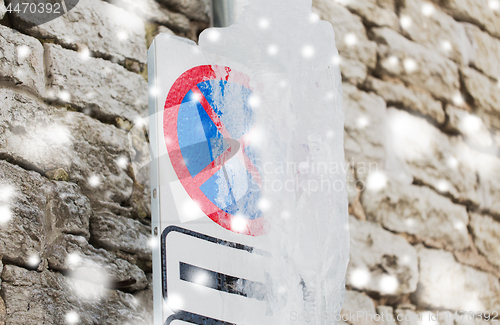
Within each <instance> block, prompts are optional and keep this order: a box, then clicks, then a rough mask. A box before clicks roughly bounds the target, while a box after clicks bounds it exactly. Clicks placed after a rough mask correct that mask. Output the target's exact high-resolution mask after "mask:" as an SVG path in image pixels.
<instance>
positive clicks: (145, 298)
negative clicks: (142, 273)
mask: <svg viewBox="0 0 500 325" xmlns="http://www.w3.org/2000/svg"><path fill="white" fill-rule="evenodd" d="M146 277H147V279H148V285H147V287H146V289H145V290H142V291H139V292H136V293H134V297H135V298H136V299H137V300H138V301H139V304H140V306H141V308H142V310H143V313H144V314H145V315H147V316H146V317H145V318H144V322H145V323H146V324H153V309H154V307H153V274H151V273H149V274H147V275H146Z"/></svg>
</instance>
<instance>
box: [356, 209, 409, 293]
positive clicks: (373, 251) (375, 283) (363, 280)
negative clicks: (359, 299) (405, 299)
mask: <svg viewBox="0 0 500 325" xmlns="http://www.w3.org/2000/svg"><path fill="white" fill-rule="evenodd" d="M349 229H350V235H351V247H350V263H349V267H348V269H347V275H346V284H347V285H349V286H351V287H352V288H355V289H358V290H369V291H374V292H378V293H380V294H381V295H399V294H405V293H410V292H413V291H415V289H416V287H417V282H418V265H417V264H418V260H417V253H416V251H415V248H413V246H411V245H410V244H408V242H407V241H406V240H405V239H404V238H403V237H400V236H397V235H394V234H392V233H391V232H389V231H387V230H384V229H382V227H380V226H379V225H377V224H375V223H373V222H370V221H358V220H357V219H355V218H354V217H350V218H349Z"/></svg>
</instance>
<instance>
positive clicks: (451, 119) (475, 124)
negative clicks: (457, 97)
mask: <svg viewBox="0 0 500 325" xmlns="http://www.w3.org/2000/svg"><path fill="white" fill-rule="evenodd" d="M446 115H447V116H448V120H447V121H446V129H447V130H448V131H450V132H458V133H461V134H462V135H464V137H465V138H466V140H467V142H468V143H469V144H470V145H471V146H473V147H478V148H485V149H488V148H491V149H492V151H491V152H492V153H493V151H494V150H495V149H496V145H495V143H494V141H493V138H492V136H491V134H490V131H489V130H488V128H487V126H486V125H485V124H484V122H483V121H482V120H481V119H480V118H479V117H477V116H476V115H474V114H470V113H469V112H467V111H466V110H463V109H461V108H458V107H456V106H453V105H447V106H446Z"/></svg>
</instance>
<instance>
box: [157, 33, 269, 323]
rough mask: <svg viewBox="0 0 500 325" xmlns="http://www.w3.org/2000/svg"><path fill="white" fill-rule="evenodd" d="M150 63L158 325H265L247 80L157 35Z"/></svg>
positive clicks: (237, 68)
mask: <svg viewBox="0 0 500 325" xmlns="http://www.w3.org/2000/svg"><path fill="white" fill-rule="evenodd" d="M148 56H149V57H148V70H149V83H150V114H151V118H150V126H149V138H150V143H151V152H152V157H153V158H154V159H153V160H152V162H151V183H152V184H151V187H152V226H153V234H155V235H154V239H155V240H156V241H157V243H158V246H157V247H156V248H154V249H153V269H154V271H153V275H154V289H153V290H154V300H155V325H160V324H173V325H177V324H229V325H231V324H249V323H251V324H253V323H255V324H257V323H260V324H262V323H272V322H269V321H264V319H265V318H266V317H267V318H268V317H269V316H266V310H267V307H266V306H267V302H268V299H269V297H268V296H267V293H266V275H265V274H266V273H265V268H266V265H269V264H270V263H269V259H270V256H269V254H268V253H266V252H265V250H263V249H262V247H261V246H262V243H261V242H260V241H259V240H258V238H260V237H262V236H261V235H262V234H263V233H264V230H263V229H264V227H263V226H264V217H263V216H262V214H261V212H260V210H259V209H258V208H257V205H258V204H257V203H258V201H259V199H260V197H261V189H260V182H261V175H260V174H259V166H258V163H257V161H258V160H257V159H256V158H257V157H256V156H257V153H256V152H255V150H254V147H253V144H252V137H251V136H250V135H251V134H252V130H253V126H254V123H255V116H254V113H253V110H252V107H251V105H250V103H251V102H252V98H253V96H254V91H253V89H252V87H251V85H250V84H251V76H250V75H249V74H248V73H247V72H246V71H245V70H246V68H245V67H244V66H241V65H238V64H234V63H232V62H227V61H226V60H224V59H221V58H216V59H213V60H212V59H211V60H210V61H209V60H207V56H206V55H204V53H202V52H201V51H200V50H199V49H198V48H197V46H196V45H195V44H194V43H192V42H189V41H186V40H183V39H180V38H176V37H171V36H167V35H163V34H160V35H159V36H158V37H157V38H156V39H155V40H154V42H153V44H152V46H151V48H150V50H149V53H148Z"/></svg>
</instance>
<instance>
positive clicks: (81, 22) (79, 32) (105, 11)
mask: <svg viewBox="0 0 500 325" xmlns="http://www.w3.org/2000/svg"><path fill="white" fill-rule="evenodd" d="M23 17H31V16H24V15H17V14H16V13H15V12H13V13H12V18H11V21H12V23H13V26H14V27H15V28H16V29H18V30H21V31H23V32H25V33H28V34H30V35H33V36H35V37H39V38H44V39H55V40H56V41H57V42H58V43H60V44H63V45H64V46H66V47H71V48H77V46H78V45H80V44H85V45H86V46H87V47H88V48H89V50H90V51H92V52H94V53H96V54H97V55H99V56H111V57H114V58H116V59H118V60H120V61H124V60H125V58H130V59H134V60H137V61H139V62H143V63H146V61H147V56H146V50H147V49H146V32H145V30H144V23H143V22H142V20H141V19H140V18H139V17H137V16H135V15H134V14H131V13H129V12H127V11H126V10H124V9H122V8H118V7H116V6H113V5H111V4H109V3H106V2H104V1H101V0H85V1H79V2H78V5H77V6H76V7H74V8H73V9H72V10H71V11H69V12H68V13H67V14H65V15H62V16H61V17H59V18H57V19H54V20H51V21H49V22H47V23H44V24H41V25H38V26H33V22H34V21H26V20H24V19H23Z"/></svg>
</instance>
